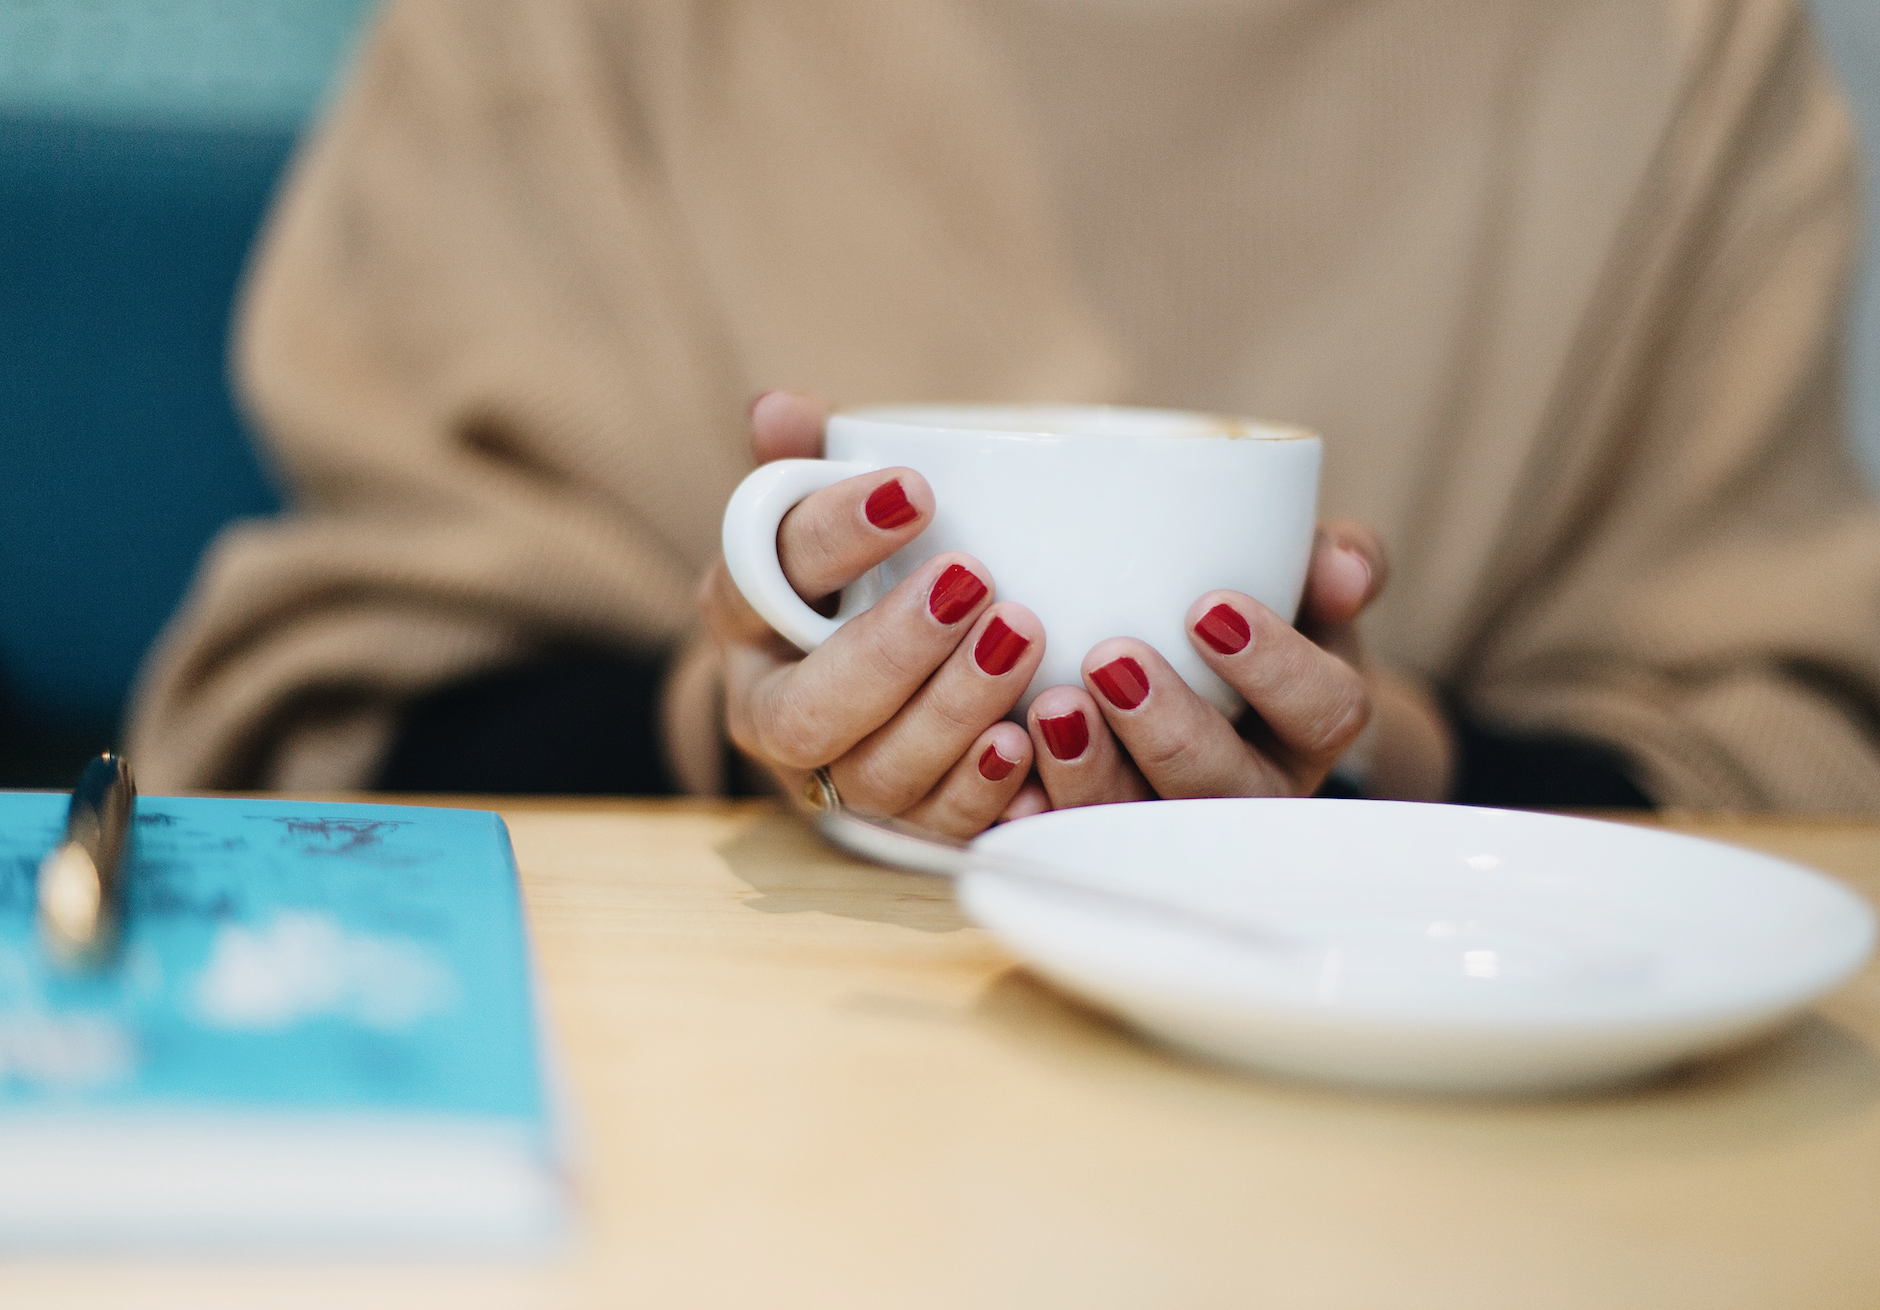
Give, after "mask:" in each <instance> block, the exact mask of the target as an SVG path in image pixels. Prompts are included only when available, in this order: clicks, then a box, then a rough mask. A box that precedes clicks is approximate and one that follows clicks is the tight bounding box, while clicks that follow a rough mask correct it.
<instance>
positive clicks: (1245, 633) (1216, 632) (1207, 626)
mask: <svg viewBox="0 0 1880 1310" xmlns="http://www.w3.org/2000/svg"><path fill="white" fill-rule="evenodd" d="M1195 635H1196V636H1198V637H1200V638H1201V640H1203V641H1205V642H1207V643H1208V645H1210V646H1212V647H1214V649H1216V650H1218V651H1219V652H1221V654H1223V655H1232V654H1234V653H1235V652H1236V651H1242V650H1245V649H1247V643H1248V642H1249V641H1252V640H1253V627H1252V625H1251V624H1249V623H1248V622H1247V620H1246V617H1245V616H1244V615H1242V614H1241V612H1240V611H1239V610H1237V609H1235V608H1234V607H1233V606H1232V605H1216V606H1215V607H1214V608H1213V609H1211V610H1209V611H1208V612H1207V613H1206V614H1203V615H1202V616H1201V617H1200V618H1198V619H1196V620H1195Z"/></svg>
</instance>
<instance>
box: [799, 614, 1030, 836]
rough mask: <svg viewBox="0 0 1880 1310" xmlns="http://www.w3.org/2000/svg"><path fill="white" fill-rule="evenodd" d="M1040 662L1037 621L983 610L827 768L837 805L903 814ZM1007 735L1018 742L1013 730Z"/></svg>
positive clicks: (1006, 707) (1003, 711)
mask: <svg viewBox="0 0 1880 1310" xmlns="http://www.w3.org/2000/svg"><path fill="white" fill-rule="evenodd" d="M1043 658H1044V625H1043V624H1042V623H1040V622H1039V621H1038V617H1037V615H1035V614H1033V613H1032V612H1031V611H1030V610H1028V609H1026V608H1025V607H1024V606H1023V605H1015V604H1013V603H1012V602H1010V601H1001V602H999V603H998V604H996V605H993V606H990V607H989V608H987V610H986V611H985V612H984V613H982V614H981V615H980V617H979V619H978V621H977V622H976V623H975V624H974V625H973V628H972V630H971V631H970V632H968V633H967V636H966V639H965V640H964V641H962V642H960V644H959V645H958V646H957V647H956V648H955V649H954V651H953V653H952V654H951V655H950V656H948V657H947V660H946V663H944V664H942V665H941V666H940V667H939V669H938V670H937V671H935V673H934V675H933V676H932V677H931V678H929V679H928V680H927V683H926V685H925V686H923V687H921V688H920V690H919V691H917V692H915V693H914V695H913V696H911V697H909V698H908V701H907V703H906V704H905V705H903V706H902V707H901V708H900V710H899V712H898V713H896V714H895V716H894V717H893V718H892V719H890V720H888V722H886V723H884V724H883V725H882V726H881V727H879V728H877V729H876V730H875V731H873V732H871V733H869V734H868V736H867V737H865V738H863V739H862V741H860V742H859V743H857V745H856V746H855V748H854V749H853V750H851V751H849V752H848V753H847V754H845V755H843V756H842V758H840V759H838V760H837V761H835V763H833V764H831V765H830V766H829V775H830V777H831V778H832V779H833V780H834V781H835V784H836V790H837V791H839V792H841V793H842V798H843V800H844V802H846V803H847V804H849V805H851V806H853V807H855V808H856V809H858V810H862V811H864V812H865V813H871V814H899V813H901V812H902V811H904V810H906V809H907V808H908V807H909V806H910V805H912V804H914V802H916V801H918V800H919V799H920V798H921V797H923V796H925V795H926V794H927V793H928V792H929V791H930V790H932V788H933V787H934V786H935V784H937V783H938V782H939V781H940V778H941V776H942V775H943V774H945V773H946V772H947V770H948V769H950V768H952V767H953V765H954V762H955V761H956V760H958V759H960V758H961V755H962V753H963V752H965V751H966V750H967V749H968V747H970V746H971V745H972V743H973V741H974V739H975V738H977V737H978V736H980V735H981V734H982V733H984V732H985V731H986V729H987V728H988V727H989V726H990V725H992V724H994V723H997V722H998V721H999V720H1000V719H1002V718H1004V717H1005V716H1006V715H1007V714H1009V713H1011V710H1012V707H1013V706H1014V705H1016V704H1018V698H1019V697H1020V696H1021V695H1023V694H1024V691H1025V688H1026V687H1027V686H1028V685H1029V684H1030V682H1031V677H1032V674H1033V673H1035V672H1036V671H1037V669H1038V662H1039V661H1040V660H1042V659H1043ZM1013 730H1014V731H1019V732H1020V733H1021V735H1023V734H1022V730H1020V729H1018V728H1017V727H1016V725H1014V729H1013ZM1006 758H1008V759H1010V758H1012V757H1011V756H1009V755H1008V756H1007V757H1006ZM1027 759H1028V762H1029V757H1027ZM1009 790H1010V791H1017V790H1018V784H1017V783H1014V784H1013V785H1012V787H1011V788H1010V789H1009ZM1004 803H1005V801H1004V800H1003V799H1002V800H1001V801H1000V805H1001V806H1003V805H1004ZM997 813H998V811H997V810H994V811H993V814H994V815H996V814H997ZM991 821H992V820H991V818H990V817H988V818H987V820H986V822H987V823H990V822H991ZM981 826H984V825H981Z"/></svg>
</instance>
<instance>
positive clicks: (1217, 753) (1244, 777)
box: [1014, 523, 1452, 813]
mask: <svg viewBox="0 0 1880 1310" xmlns="http://www.w3.org/2000/svg"><path fill="white" fill-rule="evenodd" d="M1384 581H1385V564H1384V553H1383V549H1382V547H1381V545H1380V544H1379V542H1378V540H1377V537H1376V536H1375V535H1374V534H1373V533H1372V532H1371V531H1370V530H1369V529H1368V528H1365V527H1363V526H1362V525H1360V524H1355V523H1327V524H1325V525H1323V526H1322V527H1321V528H1320V531H1319V536H1318V541H1317V543H1316V545H1315V547H1314V550H1313V556H1312V564H1311V568H1310V569H1309V571H1308V574H1307V579H1306V589H1305V596H1304V599H1303V600H1302V602H1301V604H1300V621H1299V627H1298V628H1294V627H1293V626H1292V625H1290V624H1288V623H1287V622H1286V621H1285V620H1283V619H1281V618H1280V617H1279V616H1278V615H1277V614H1275V613H1274V612H1273V611H1272V610H1270V609H1268V608H1267V607H1266V606H1264V605H1262V604H1261V603H1260V602H1259V601H1257V600H1254V599H1253V598H1252V597H1251V596H1245V595H1242V594H1241V593H1239V592H1234V591H1213V592H1209V593H1208V594H1207V595H1205V596H1203V597H1201V598H1200V599H1199V600H1197V601H1196V602H1195V603H1194V604H1193V605H1192V606H1191V607H1190V608H1189V611H1188V617H1187V630H1188V634H1189V640H1190V641H1191V642H1192V643H1193V644H1194V647H1195V649H1196V650H1197V651H1198V652H1199V653H1200V655H1201V657H1202V659H1204V660H1205V661H1207V664H1208V666H1209V667H1210V668H1212V669H1213V670H1214V672H1215V673H1216V674H1218V675H1219V676H1220V678H1221V680H1222V681H1224V682H1226V683H1227V685H1228V686H1230V687H1232V688H1233V689H1234V690H1235V691H1237V692H1239V693H1240V695H1241V696H1242V697H1243V698H1245V700H1246V701H1247V705H1248V709H1247V710H1246V711H1245V712H1244V713H1243V714H1242V715H1241V717H1240V720H1239V722H1238V723H1237V724H1236V723H1230V722H1228V720H1227V719H1225V718H1224V717H1222V715H1221V713H1220V711H1218V710H1216V709H1215V708H1214V707H1213V706H1212V705H1210V704H1208V703H1207V702H1206V701H1204V700H1202V699H1201V698H1200V697H1199V696H1198V695H1196V694H1195V693H1194V692H1193V691H1192V690H1190V689H1189V687H1188V685H1187V684H1186V683H1185V682H1183V681H1182V680H1181V678H1180V677H1179V676H1178V675H1177V674H1176V672H1175V670H1174V669H1173V668H1171V667H1170V666H1169V663H1168V661H1166V660H1164V659H1163V658H1162V657H1161V656H1160V655H1158V654H1157V653H1156V652H1155V650H1154V648H1152V647H1151V646H1149V645H1148V644H1147V643H1146V642H1142V641H1137V640H1135V639H1134V638H1129V637H1114V638H1111V639H1110V640H1108V641H1103V642H1099V643H1098V644H1097V645H1096V646H1094V647H1092V648H1091V650H1090V652H1089V654H1088V655H1086V656H1085V657H1084V662H1083V678H1084V686H1083V687H1052V688H1050V689H1048V690H1046V691H1045V692H1043V693H1041V694H1040V695H1039V697H1038V699H1037V700H1035V701H1034V702H1032V706H1031V712H1030V715H1029V720H1028V721H1029V725H1030V728H1031V734H1032V738H1033V740H1034V741H1035V743H1036V748H1037V749H1036V754H1037V760H1038V766H1037V767H1038V776H1039V780H1040V783H1041V784H1042V786H1041V788H1032V789H1028V790H1027V793H1026V794H1025V795H1023V796H1021V797H1020V798H1019V800H1018V801H1017V802H1016V804H1015V806H1014V813H1020V812H1029V811H1031V810H1034V809H1042V808H1044V807H1045V806H1046V805H1049V806H1050V807H1051V808H1054V809H1063V808H1066V807H1069V806H1074V805H1098V804H1104V803H1107V802H1111V801H1125V800H1142V799H1146V798H1148V797H1151V796H1161V797H1165V798H1169V799H1173V798H1177V797H1190V796H1309V795H1311V794H1312V793H1313V792H1315V791H1316V790H1318V787H1319V785H1320V784H1321V783H1322V782H1323V781H1324V780H1325V775H1326V774H1327V773H1328V772H1329V771H1330V770H1331V767H1332V765H1333V764H1334V763H1335V762H1336V761H1337V760H1338V758H1339V756H1340V755H1341V754H1343V753H1344V752H1345V751H1346V750H1347V749H1348V748H1350V747H1351V746H1352V744H1353V743H1354V742H1356V741H1357V740H1358V738H1359V736H1360V734H1362V733H1363V732H1364V731H1365V729H1366V727H1367V726H1368V725H1371V724H1372V723H1373V720H1374V719H1375V721H1376V723H1375V728H1374V729H1373V734H1372V737H1371V738H1370V739H1369V740H1368V741H1367V743H1366V744H1367V746H1369V747H1370V750H1369V754H1370V756H1371V760H1370V770H1369V772H1370V779H1369V787H1368V790H1369V791H1370V793H1371V794H1372V795H1390V796H1400V797H1404V798H1406V799H1426V800H1437V799H1441V798H1442V796H1443V795H1445V794H1446V793H1447V790H1448V785H1449V772H1450V768H1451V764H1450V755H1451V753H1452V751H1451V747H1450V744H1449V734H1448V730H1447V728H1446V726H1445V724H1444V721H1443V718H1442V715H1441V712H1440V711H1439V710H1438V709H1437V708H1436V706H1435V704H1434V702H1433V701H1431V699H1430V698H1429V696H1428V695H1427V694H1426V693H1423V692H1421V691H1420V690H1418V689H1417V688H1415V687H1414V686H1412V685H1411V684H1409V683H1407V682H1404V681H1402V680H1400V679H1396V678H1392V677H1390V676H1388V675H1385V674H1381V673H1377V672H1371V673H1368V674H1367V673H1366V672H1365V671H1364V663H1363V660H1362V658H1361V653H1360V650H1359V645H1358V635H1357V628H1356V625H1355V620H1356V619H1357V617H1358V615H1359V613H1360V612H1362V611H1363V609H1364V608H1365V606H1367V605H1369V604H1370V603H1371V602H1372V601H1373V600H1374V599H1376V597H1377V595H1378V593H1379V592H1380V591H1381V590H1382V589H1383V585H1384Z"/></svg>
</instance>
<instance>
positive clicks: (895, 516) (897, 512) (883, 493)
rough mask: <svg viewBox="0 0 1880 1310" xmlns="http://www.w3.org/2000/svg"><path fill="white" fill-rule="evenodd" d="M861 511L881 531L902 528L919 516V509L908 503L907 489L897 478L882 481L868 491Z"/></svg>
mask: <svg viewBox="0 0 1880 1310" xmlns="http://www.w3.org/2000/svg"><path fill="white" fill-rule="evenodd" d="M862 512H863V513H864V514H866V515H868V521H869V522H870V523H872V524H874V525H875V526H876V527H878V528H881V529H882V530H883V531H887V530H890V529H893V528H904V527H906V526H907V525H908V524H910V523H912V522H913V521H914V520H915V519H917V518H919V517H920V511H919V510H917V509H915V508H914V507H913V506H912V505H910V504H908V502H907V489H906V488H905V487H903V486H902V485H901V479H899V478H895V479H893V480H892V481H889V482H884V483H882V484H881V485H880V486H879V487H876V488H875V489H874V490H873V491H871V492H869V493H868V500H867V502H866V503H865V504H864V505H863V506H862Z"/></svg>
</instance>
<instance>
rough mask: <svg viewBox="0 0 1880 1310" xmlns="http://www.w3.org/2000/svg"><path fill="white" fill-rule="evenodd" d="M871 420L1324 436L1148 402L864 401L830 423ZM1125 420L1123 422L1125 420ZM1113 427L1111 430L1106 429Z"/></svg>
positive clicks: (1221, 437)
mask: <svg viewBox="0 0 1880 1310" xmlns="http://www.w3.org/2000/svg"><path fill="white" fill-rule="evenodd" d="M1026 414H1037V415H1045V414H1075V415H1081V416H1084V418H1085V419H1086V420H1087V421H1086V422H1082V423H1079V422H1075V421H1068V422H1064V421H1061V422H1058V423H1050V422H1046V421H1044V420H1043V419H1038V420H1036V421H1032V422H1026V421H1025V419H1024V417H1023V416H1024V415H1026ZM947 415H978V416H979V417H980V418H981V420H982V421H979V422H972V421H960V420H959V419H957V418H955V419H953V420H951V421H949V420H948V419H947V418H946V417H945V416H947ZM1008 415H1009V416H1013V417H1012V418H1011V419H1009V420H1007V421H1001V422H988V421H984V420H985V419H987V418H989V417H993V416H1008ZM838 419H839V420H843V421H846V422H850V423H862V424H870V425H874V426H879V427H888V428H900V429H906V430H909V431H925V432H961V431H965V432H971V433H973V434H974V435H976V436H988V437H1047V438H1066V437H1100V438H1106V439H1109V440H1125V441H1129V440H1135V441H1167V440H1172V439H1180V440H1184V441H1195V440H1200V441H1259V442H1281V441H1317V440H1319V434H1318V433H1316V432H1314V431H1312V430H1311V429H1309V428H1304V427H1300V426H1298V425H1296V424H1290V423H1276V422H1271V421H1268V420H1263V419H1253V418H1241V417H1237V416H1235V415H1231V414H1220V413H1214V412H1211V411H1208V410H1193V409H1166V408H1161V407H1157V406H1143V405H1090V404H1074V403H1068V404H1055V403H1049V402H1037V403H1033V402H1021V403H1013V404H976V403H966V404H947V403H932V404H901V405H864V406H859V407H857V408H854V409H842V410H837V411H836V412H835V413H833V414H831V415H830V421H831V422H834V421H836V420H838ZM1119 420H1121V421H1119ZM1129 420H1134V421H1135V423H1136V424H1137V425H1141V424H1145V423H1154V422H1158V421H1159V422H1165V423H1168V424H1170V425H1171V426H1185V427H1187V428H1188V429H1189V430H1187V431H1179V430H1177V431H1166V432H1146V431H1130V430H1127V428H1128V427H1129V426H1130V423H1129V422H1128V421H1129ZM1106 427H1107V428H1109V429H1110V430H1107V431H1106V430H1105V428H1106Z"/></svg>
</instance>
